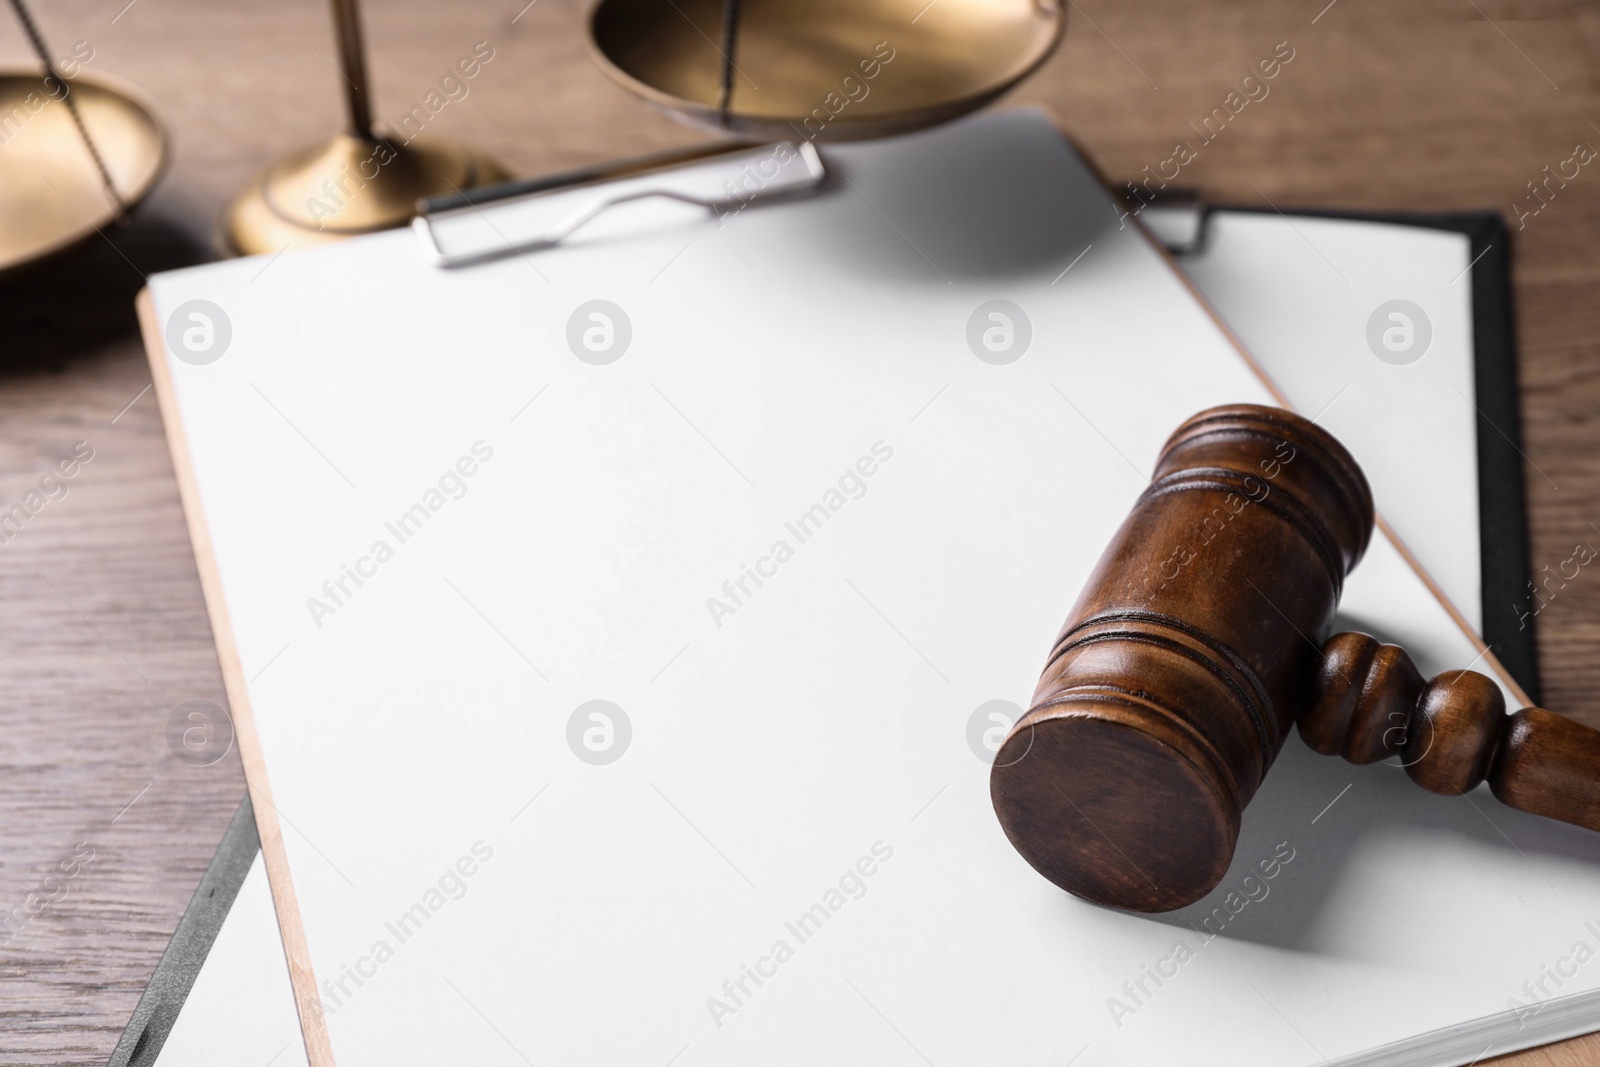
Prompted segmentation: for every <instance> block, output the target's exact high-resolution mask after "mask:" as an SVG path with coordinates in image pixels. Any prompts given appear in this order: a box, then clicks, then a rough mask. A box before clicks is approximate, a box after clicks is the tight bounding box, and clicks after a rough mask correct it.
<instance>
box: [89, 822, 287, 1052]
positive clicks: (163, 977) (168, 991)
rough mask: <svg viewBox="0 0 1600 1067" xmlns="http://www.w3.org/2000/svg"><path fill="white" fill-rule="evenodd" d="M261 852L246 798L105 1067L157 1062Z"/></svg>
mask: <svg viewBox="0 0 1600 1067" xmlns="http://www.w3.org/2000/svg"><path fill="white" fill-rule="evenodd" d="M259 851H261V842H260V841H259V839H257V837H256V816H255V811H254V810H253V809H252V808H251V806H250V797H249V795H248V794H246V796H245V798H244V801H243V803H241V804H240V805H239V808H238V810H237V811H235V812H234V813H233V820H232V821H231V822H229V823H228V830H227V832H226V833H224V834H223V835H222V843H221V844H220V845H218V846H217V853H216V855H215V856H213V857H211V863H210V865H209V866H207V867H206V873H205V874H203V875H202V876H201V877H200V885H199V886H198V887H196V889H195V891H194V896H192V897H190V898H189V906H188V907H187V908H185V909H184V911H183V918H182V919H180V920H178V928H177V929H176V930H174V931H173V932H172V940H171V941H169V942H168V943H167V948H166V951H165V952H163V953H162V954H161V962H159V963H157V964H156V969H155V971H154V973H152V974H151V975H150V982H149V984H148V985H146V986H145V990H144V992H143V993H142V994H141V995H140V997H139V1003H138V1005H137V1006H136V1007H135V1008H134V1009H133V1016H132V1017H131V1018H130V1019H129V1020H128V1026H127V1028H126V1029H125V1030H123V1031H122V1037H121V1039H120V1040H118V1041H117V1047H116V1048H115V1049H113V1050H112V1052H111V1058H110V1059H109V1060H107V1061H106V1063H107V1067H150V1065H151V1064H153V1063H155V1062H156V1057H157V1056H158V1055H160V1053H161V1046H162V1045H164V1044H166V1041H167V1035H168V1034H170V1033H171V1032H172V1027H173V1024H174V1023H176V1022H177V1021H178V1012H179V1011H181V1010H182V1008H183V1004H184V1001H186V1000H188V998H189V990H190V989H192V988H194V982H195V979H196V978H197V977H199V975H200V968H201V966H202V965H203V964H204V963H205V961H206V956H208V955H209V954H210V952H211V946H212V944H213V943H214V942H215V941H216V939H217V933H218V931H220V930H221V929H222V923H223V920H225V919H226V918H227V917H228V912H229V911H231V910H232V909H233V901H234V898H235V897H237V896H238V895H239V887H240V886H242V885H243V884H244V879H245V875H247V874H249V873H250V866H251V864H253V863H254V862H255V858H256V853H258V852H259Z"/></svg>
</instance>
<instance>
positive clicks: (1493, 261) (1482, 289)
mask: <svg viewBox="0 0 1600 1067" xmlns="http://www.w3.org/2000/svg"><path fill="white" fill-rule="evenodd" d="M1162 199H1168V198H1166V197H1163V198H1162ZM1157 202H1158V203H1159V202H1160V200H1158V201H1157ZM1200 210H1201V212H1202V217H1201V220H1200V225H1199V239H1198V240H1197V242H1196V244H1195V245H1194V247H1193V248H1191V249H1185V250H1183V251H1182V252H1180V253H1179V255H1180V256H1181V255H1182V254H1187V253H1189V252H1192V251H1199V250H1200V249H1203V248H1204V247H1205V245H1206V241H1207V235H1208V233H1209V226H1208V222H1209V216H1210V215H1211V213H1212V212H1213V211H1230V212H1237V213H1241V214H1251V215H1272V214H1277V215H1285V216H1286V217H1294V216H1299V217H1301V218H1322V219H1345V220H1349V221H1353V222H1382V223H1389V224H1391V225H1396V226H1420V227H1422V228H1424V229H1430V230H1444V231H1446V232H1450V233H1459V234H1462V235H1464V236H1465V237H1466V238H1467V240H1468V242H1469V249H1470V252H1471V256H1472V258H1471V260H1470V261H1469V262H1470V264H1471V266H1470V268H1469V271H1470V274H1471V284H1472V348H1473V394H1474V400H1473V404H1474V406H1475V407H1476V408H1477V410H1478V424H1477V430H1478V433H1477V438H1478V540H1479V552H1478V554H1479V571H1480V573H1479V581H1480V583H1481V585H1482V595H1481V599H1482V611H1483V632H1482V634H1481V635H1480V636H1482V638H1483V642H1484V644H1486V645H1488V646H1489V649H1490V651H1492V652H1493V653H1494V654H1495V657H1496V658H1497V659H1498V660H1499V661H1500V664H1501V666H1503V667H1505V669H1506V670H1507V671H1508V672H1510V674H1511V677H1513V678H1515V679H1516V681H1517V684H1518V685H1520V686H1522V689H1523V691H1524V692H1525V693H1527V695H1528V698H1529V700H1531V701H1532V702H1533V703H1535V704H1537V703H1539V700H1540V696H1539V657H1538V646H1537V644H1536V643H1535V640H1534V627H1533V614H1532V612H1531V611H1523V610H1521V609H1520V608H1519V605H1523V604H1525V603H1526V602H1527V598H1528V583H1529V576H1530V575H1531V574H1532V573H1533V568H1532V551H1531V548H1530V541H1529V537H1528V518H1527V515H1528V509H1527V484H1526V479H1525V475H1524V470H1523V466H1524V464H1525V463H1526V461H1527V459H1526V456H1525V455H1524V454H1523V451H1522V416H1521V409H1520V407H1519V405H1518V400H1519V398H1520V396H1521V393H1520V391H1519V390H1518V386H1517V337H1516V319H1515V315H1514V311H1513V307H1514V305H1513V303H1512V290H1511V230H1510V227H1508V226H1507V225H1506V222H1505V218H1504V217H1503V216H1502V215H1501V214H1500V213H1499V212H1497V211H1492V210H1483V211H1448V212H1426V211H1342V210H1333V209H1326V208H1308V209H1290V210H1288V211H1287V212H1285V211H1279V210H1278V209H1276V208H1262V207H1240V206H1236V205H1232V204H1216V205H1211V204H1201V205H1200Z"/></svg>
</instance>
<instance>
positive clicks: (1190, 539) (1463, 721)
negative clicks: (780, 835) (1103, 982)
mask: <svg viewBox="0 0 1600 1067" xmlns="http://www.w3.org/2000/svg"><path fill="white" fill-rule="evenodd" d="M1373 521H1374V520H1373V506H1372V492H1371V490H1370V489H1369V488H1368V486H1367V480H1366V477H1365V475H1363V474H1362V473H1361V468H1360V467H1358V466H1357V465H1356V462H1355V460H1354V459H1353V458H1351V456H1350V453H1349V452H1347V451H1345V449H1344V447H1343V446H1342V445H1340V444H1339V442H1338V441H1336V440H1335V439H1334V438H1333V437H1332V436H1331V435H1330V434H1328V433H1327V432H1326V431H1324V430H1323V429H1321V428H1320V427H1318V426H1316V425H1315V424H1313V423H1311V422H1309V421H1307V420H1306V419H1303V418H1301V417H1299V416H1297V415H1294V414H1291V413H1289V412H1287V411H1281V410H1279V409H1277V408H1270V407H1261V406H1257V405H1248V404H1240V405H1230V406H1226V407H1218V408H1212V409H1210V410H1209V411H1203V412H1201V413H1200V414H1198V415H1196V416H1194V417H1193V418H1191V419H1189V420H1188V421H1187V422H1185V423H1184V424H1183V425H1182V426H1180V427H1179V428H1178V429H1177V431H1176V432H1174V433H1173V435H1172V437H1171V438H1170V439H1168V441H1167V443H1166V446H1165V447H1164V448H1163V449H1162V452H1161V456H1160V458H1159V459H1158V460H1157V462H1156V470H1155V477H1154V478H1153V480H1152V481H1151V483H1150V486H1149V487H1148V488H1147V489H1146V490H1145V491H1144V493H1143V494H1142V495H1141V496H1140V497H1139V500H1138V502H1137V503H1136V504H1135V505H1134V508H1133V511H1132V513H1131V514H1130V515H1129V516H1128V518H1127V521H1125V522H1124V523H1123V524H1122V527H1121V529H1119V530H1118V531H1117V533H1116V536H1115V537H1113V538H1112V541H1111V544H1110V545H1109V546H1108V547H1107V548H1106V550H1105V553H1104V555H1102V556H1101V557H1100V563H1099V565H1098V566H1097V567H1096V569H1095V571H1094V573H1093V574H1092V575H1091V576H1090V578H1089V581H1088V584H1087V585H1086V586H1085V587H1084V590H1083V593H1082V594H1081V595H1080V596H1079V598H1078V602H1077V604H1076V606H1074V608H1073V610H1072V613H1071V615H1070V616H1068V618H1067V622H1066V625H1065V626H1064V627H1063V628H1062V630H1061V634H1060V636H1059V637H1058V638H1057V639H1056V643H1055V646H1054V648H1053V649H1052V651H1051V653H1050V657H1049V660H1048V662H1047V664H1046V666H1045V670H1044V675H1043V677H1041V678H1040V680H1039V686H1038V689H1037V690H1036V691H1035V693H1034V698H1033V706H1032V708H1031V709H1030V710H1029V711H1028V712H1027V713H1026V714H1025V715H1023V716H1022V717H1021V718H1020V719H1018V720H1017V723H1016V725H1015V726H1014V727H1013V728H1012V729H1011V732H1010V733H1009V734H1008V735H1007V737H1006V740H1005V742H1004V743H1003V744H1002V745H1001V746H1000V749H999V751H998V752H997V753H996V754H995V759H994V766H993V768H992V770H991V775H990V794H991V797H992V799H993V801H994V809H995V813H996V814H997V815H998V816H999V818H1000V824H1001V826H1002V827H1004V829H1005V832H1006V836H1007V837H1009V838H1010V839H1011V843H1012V844H1013V845H1015V846H1016V848H1017V851H1018V852H1020V853H1022V855H1023V857H1024V858H1025V859H1027V861H1028V862H1029V863H1031V864H1032V865H1033V866H1034V868H1035V869H1036V870H1038V871H1039V873H1041V874H1043V875H1044V876H1045V877H1046V878H1048V879H1049V880H1050V881H1052V882H1054V883H1055V884H1056V885H1058V886H1060V887H1061V888H1063V889H1065V890H1067V891H1069V892H1071V893H1074V894H1076V895H1077V896H1080V897H1083V898H1084V899H1086V900H1090V901H1094V902H1096V903H1099V904H1108V905H1111V906H1114V907H1118V908H1127V909H1131V910H1135V911H1170V910H1171V909H1173V908H1180V907H1183V906H1184V905H1185V904H1190V903H1193V902H1194V901H1196V900H1199V899H1200V898H1201V897H1203V896H1205V895H1206V893H1208V892H1209V891H1210V890H1211V889H1212V888H1213V887H1214V886H1216V885H1217V883H1218V882H1219V881H1220V880H1221V879H1222V877H1223V875H1224V874H1225V873H1226V871H1227V869H1228V865H1229V863H1230V862H1231V860H1232V859H1233V852H1234V846H1235V844H1236V843H1237V841H1238V837H1239V821H1240V815H1241V814H1242V812H1243V811H1244V807H1245V805H1246V804H1248V803H1249V802H1250V798H1251V797H1252V796H1254V795H1255V792H1256V790H1257V788H1259V787H1260V785H1261V782H1262V779H1263V777H1264V776H1265V775H1266V773H1267V770H1268V768H1270V767H1271V766H1272V761H1273V759H1275V758H1276V756H1277V754H1278V752H1279V751H1280V749H1281V748H1282V747H1283V743H1284V740H1285V738H1286V737H1287V736H1288V731H1289V727H1290V726H1291V724H1293V723H1294V722H1295V721H1296V719H1297V718H1298V721H1299V724H1300V734H1301V736H1302V737H1303V738H1304V739H1305V741H1306V743H1307V744H1308V745H1309V746H1310V747H1311V748H1313V749H1315V750H1316V751H1318V752H1321V753H1323V754H1325V755H1334V754H1338V755H1342V756H1344V757H1345V759H1347V760H1350V761H1351V762H1353V763H1371V762H1374V761H1376V760H1381V759H1384V758H1386V757H1389V756H1394V755H1398V756H1399V757H1400V758H1401V760H1402V761H1403V763H1404V765H1405V768H1406V771H1407V773H1408V774H1409V775H1410V776H1411V779H1412V780H1413V781H1415V782H1416V783H1417V784H1418V785H1420V786H1422V787H1423V788H1424V789H1428V790H1431V791H1433V792H1435V793H1444V794H1448V795H1456V794H1460V793H1466V792H1467V791H1469V790H1471V789H1473V788H1475V787H1476V786H1477V785H1479V784H1480V783H1481V782H1483V781H1484V780H1485V779H1487V780H1488V782H1489V785H1490V788H1491V789H1493V791H1494V794H1495V796H1497V797H1498V798H1500V800H1501V801H1503V802H1504V803H1506V804H1508V805H1510V806H1511V807H1514V808H1519V809H1521V810H1523V811H1528V812H1533V813H1535V814H1538V815H1544V816H1548V817H1549V818H1552V819H1560V820H1562V821H1564V822H1569V823H1574V824H1576V825H1578V826H1583V827H1587V828H1588V829H1591V830H1600V731H1595V730H1591V729H1589V728H1588V727H1586V726H1582V725H1580V724H1578V723H1576V722H1573V721H1572V720H1570V719H1565V718H1562V717H1561V716H1559V715H1556V714H1554V713H1552V712H1549V711H1545V710H1544V709H1542V708H1524V709H1523V710H1521V711H1519V712H1517V713H1516V714H1515V715H1509V716H1508V715H1506V714H1505V701H1504V698H1502V697H1501V695H1500V690H1499V688H1498V687H1497V686H1496V685H1495V683H1493V682H1492V681H1490V680H1489V679H1488V678H1486V677H1484V676H1483V675H1481V674H1476V673H1474V672H1472V671H1446V672H1445V673H1443V674H1440V675H1439V676H1437V677H1436V678H1434V679H1432V680H1431V681H1427V682H1424V681H1423V679H1422V676H1421V675H1420V674H1419V673H1418V671H1417V669H1416V667H1415V666H1413V664H1412V662H1411V658H1410V657H1409V656H1407V655H1406V653H1405V651H1404V650H1403V649H1401V648H1399V647H1397V646H1395V645H1386V644H1381V643H1380V642H1379V641H1378V640H1377V639H1376V638H1374V637H1371V636H1369V635H1367V634H1363V633H1341V634H1336V635H1334V636H1333V637H1331V638H1330V637H1327V634H1328V631H1329V630H1330V629H1331V628H1332V623H1333V616H1334V610H1335V608H1336V607H1337V605H1338V602H1339V594H1340V592H1341V590H1342V588H1343V585H1344V580H1345V576H1346V575H1347V574H1348V573H1349V571H1350V569H1351V568H1352V567H1354V566H1355V564H1356V563H1357V561H1358V560H1360V558H1361V556H1362V554H1363V553H1364V552H1365V551H1366V547H1367V543H1368V541H1369V540H1370V539H1371V537H1372V528H1373ZM1319 646H1320V651H1319V650H1318V649H1319Z"/></svg>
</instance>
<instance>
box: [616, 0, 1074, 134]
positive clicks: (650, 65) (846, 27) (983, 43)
mask: <svg viewBox="0 0 1600 1067" xmlns="http://www.w3.org/2000/svg"><path fill="white" fill-rule="evenodd" d="M739 8H740V13H739V20H738V30H737V34H736V36H735V44H734V48H733V54H732V58H733V64H734V68H735V70H734V72H733V79H732V85H731V92H730V94H729V99H728V108H727V114H726V116H724V114H723V112H722V108H721V106H720V105H721V102H722V101H721V97H722V75H723V67H724V64H723V49H722V44H721V42H722V39H723V38H722V32H723V23H722V18H723V5H722V2H721V0H600V3H599V4H598V5H597V6H596V7H595V9H594V14H593V16H592V17H591V19H590V25H589V31H590V44H591V49H592V51H593V53H594V55H595V59H596V62H598V63H599V65H600V67H601V68H602V69H603V70H605V72H606V73H607V74H609V75H610V76H611V77H612V78H613V79H615V80H616V81H617V82H619V83H620V84H621V85H623V86H624V87H625V88H627V89H629V90H631V91H632V92H634V93H637V94H638V95H640V96H642V97H643V98H644V99H645V100H647V101H648V102H650V103H651V104H654V105H655V106H657V107H659V108H661V109H663V110H664V111H666V112H667V113H668V114H670V115H673V116H674V117H677V118H680V119H683V120H686V121H688V122H689V123H691V124H693V125H698V126H704V127H709V128H711V129H715V130H720V131H723V132H727V133H732V134H736V135H742V136H747V137H752V138H764V139H771V138H794V137H796V136H799V137H804V138H806V139H808V140H828V141H844V140H856V139H860V138H867V137H886V136H890V135H893V134H897V133H907V132H909V131H911V130H917V129H922V128H925V127H928V126H933V125H937V124H938V123H941V122H948V121H949V120H951V119H953V118H957V117H959V116H961V115H964V114H966V113H967V112H969V111H975V110H977V109H978V108H980V107H983V106H984V105H985V104H988V103H989V102H990V101H992V100H994V99H995V98H996V97H998V96H1000V95H1001V94H1002V93H1004V92H1006V91H1007V90H1008V89H1010V88H1011V87H1012V86H1014V85H1016V84H1017V83H1018V82H1019V81H1021V80H1022V79H1023V78H1025V77H1027V76H1028V75H1029V74H1031V73H1032V72H1033V71H1034V70H1035V69H1036V68H1037V67H1038V66H1039V65H1040V64H1041V63H1043V62H1044V61H1045V59H1046V58H1048V57H1049V55H1050V53H1051V52H1052V51H1054V49H1055V47H1056V44H1057V42H1059V41H1060V39H1061V33H1062V28H1063V26H1064V25H1065V21H1066V12H1065V4H1064V3H1062V2H1061V0H933V2H932V3H930V2H929V0H742V2H741V3H740V4H739Z"/></svg>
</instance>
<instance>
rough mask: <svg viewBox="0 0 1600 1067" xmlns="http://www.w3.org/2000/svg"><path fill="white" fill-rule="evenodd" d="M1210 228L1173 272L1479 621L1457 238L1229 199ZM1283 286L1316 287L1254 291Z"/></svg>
mask: <svg viewBox="0 0 1600 1067" xmlns="http://www.w3.org/2000/svg"><path fill="white" fill-rule="evenodd" d="M1208 230H1209V232H1208V233H1207V235H1206V241H1205V244H1204V245H1203V247H1202V250H1201V251H1200V252H1199V253H1198V254H1196V255H1192V256H1185V257H1184V258H1183V268H1184V270H1185V271H1187V272H1188V273H1189V275H1190V276H1191V277H1193V278H1194V280H1195V283H1196V284H1197V285H1198V286H1199V287H1200V289H1201V291H1202V292H1204V293H1205V295H1206V299H1208V300H1209V301H1210V302H1211V303H1212V305H1213V306H1214V307H1216V308H1217V310H1218V311H1220V312H1221V313H1222V317H1223V320H1224V321H1225V322H1227V323H1228V325H1229V326H1230V327H1231V328H1232V329H1233V331H1234V332H1235V333H1236V334H1238V335H1239V338H1240V340H1242V341H1243V342H1244V345H1245V347H1246V348H1247V349H1248V350H1249V351H1250V352H1252V353H1254V354H1255V355H1256V357H1257V358H1258V359H1260V360H1261V362H1262V364H1263V365H1264V366H1265V367H1266V368H1267V370H1268V373H1270V374H1271V375H1272V378H1273V380H1274V381H1275V382H1277V384H1278V387H1279V388H1281V389H1282V390H1283V391H1284V392H1285V393H1286V394H1287V395H1288V397H1289V399H1290V400H1291V401H1292V402H1293V403H1294V405H1295V407H1296V409H1297V410H1299V411H1302V412H1304V413H1306V414H1308V415H1315V416H1316V417H1317V421H1318V422H1319V423H1320V424H1321V425H1323V426H1325V427H1327V428H1328V429H1329V430H1330V431H1332V432H1333V433H1334V435H1335V436H1337V437H1338V438H1339V440H1341V441H1343V442H1344V444H1345V445H1346V446H1347V447H1348V448H1349V449H1350V451H1351V452H1352V453H1353V454H1354V455H1355V457H1356V459H1357V461H1359V462H1360V463H1361V465H1362V467H1363V468H1364V469H1365V470H1366V472H1367V478H1368V479H1369V480H1370V481H1371V482H1372V491H1373V497H1374V499H1376V501H1377V504H1378V510H1379V511H1380V512H1382V513H1383V516H1384V518H1386V519H1388V520H1389V522H1390V523H1391V524H1393V526H1394V529H1395V532H1396V533H1397V534H1398V535H1399V536H1400V538H1401V539H1402V540H1403V541H1404V542H1405V543H1406V544H1407V545H1408V546H1410V548H1411V549H1412V550H1413V551H1414V552H1416V553H1417V555H1418V556H1419V557H1421V558H1422V559H1423V560H1425V561H1426V563H1425V566H1426V567H1427V569H1428V572H1429V573H1430V574H1431V575H1432V576H1433V578H1434V580H1435V581H1437V582H1438V583H1439V585H1440V586H1441V587H1443V588H1444V590H1445V592H1447V593H1448V594H1449V595H1450V599H1451V601H1452V602H1453V603H1454V604H1455V605H1456V606H1457V607H1458V608H1459V609H1460V610H1461V612H1462V614H1463V615H1465V616H1466V617H1467V620H1468V621H1469V622H1470V623H1471V624H1472V625H1473V626H1474V627H1476V628H1481V627H1482V625H1483V619H1482V615H1483V597H1482V569H1481V563H1480V550H1481V547H1482V546H1480V544H1479V538H1478V537H1477V536H1476V534H1477V530H1478V468H1477V463H1476V457H1477V454H1478V453H1477V410H1476V408H1475V407H1474V404H1473V395H1474V390H1473V347H1472V279H1471V276H1470V274H1469V273H1468V267H1469V265H1470V263H1471V256H1472V253H1471V251H1470V242H1469V241H1468V240H1467V237H1466V235H1464V234H1460V233H1447V232H1444V231H1441V230H1429V229H1424V228H1422V227H1420V226H1396V225H1391V224H1387V223H1381V222H1365V221H1354V220H1350V219H1323V218H1308V217H1305V216H1297V217H1295V218H1293V219H1286V218H1284V217H1283V216H1281V215H1277V214H1255V213H1251V212H1241V211H1213V212H1212V213H1211V215H1210V218H1209V222H1208ZM1285 289H1287V290H1290V291H1297V292H1302V293H1306V294H1308V295H1311V294H1314V296H1313V298H1311V299H1305V300H1298V301H1295V300H1271V299H1262V294H1264V293H1275V292H1279V291H1282V290H1285ZM1405 305H1410V306H1409V307H1407V306H1405ZM1391 316H1399V317H1398V318H1392V317H1391ZM1501 610H1505V611H1511V610H1513V608H1512V607H1511V606H1510V605H1503V606H1502V607H1501Z"/></svg>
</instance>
